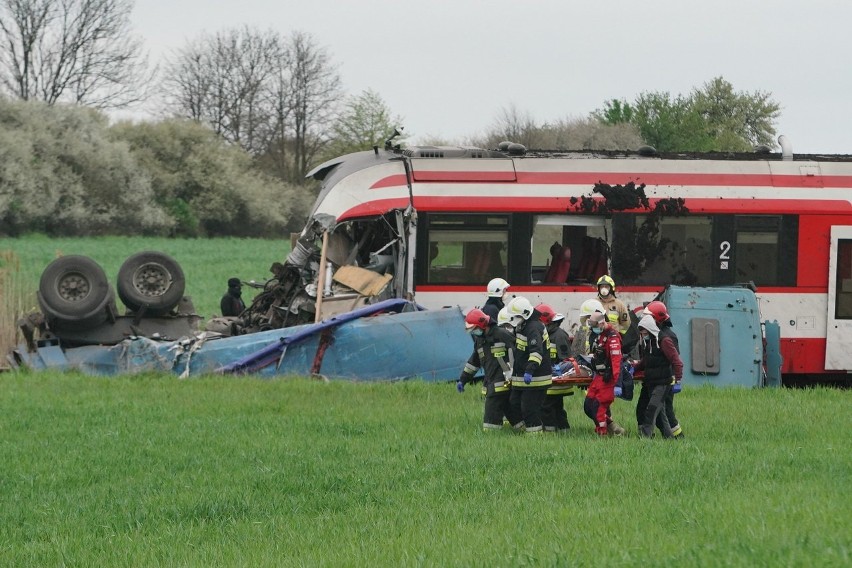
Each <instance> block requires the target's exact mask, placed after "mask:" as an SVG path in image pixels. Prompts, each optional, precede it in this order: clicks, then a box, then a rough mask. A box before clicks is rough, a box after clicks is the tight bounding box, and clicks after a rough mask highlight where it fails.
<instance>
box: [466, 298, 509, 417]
mask: <svg viewBox="0 0 852 568" xmlns="http://www.w3.org/2000/svg"><path fill="white" fill-rule="evenodd" d="M464 322H465V323H464V326H465V329H467V332H468V333H470V334H471V336H473V354H472V355H471V356H470V358H469V359H468V360H467V363H466V364H465V366H464V369H462V372H461V376H460V377H459V380H458V383H456V388H457V389H458V391H459V392H460V393H461V392H464V386H465V385H466V384H468V383H472V382H473V381H474V376H475V375H476V372H477V371H478V370H479V368H480V367H481V368H482V371H483V373H484V376H483V390H484V391H485V415H484V417H483V419H482V429H483V430H484V431H485V432H489V431H492V430H500V429H501V428H502V427H503V417H504V416H507V417H511V411H510V409H509V380H508V378H510V377H511V376H512V369H511V367H510V366H509V365H510V358H509V350H510V349H511V348H512V344H513V342H514V337H513V336H512V334H511V333H509V332H508V331H506V330H505V329H503V328H502V327H500V326H499V325H497V322H496V321H495V320H492V319H491V318H489V317H488V316H487V315H486V314H485V312H483V311H482V310H479V309H472V310H470V311H469V312H468V313H467V315H466V316H465V318H464ZM519 420H520V418H517V419H514V422H518V421H519ZM509 421H510V422H512V421H513V420H512V419H511V418H510V420H509Z"/></svg>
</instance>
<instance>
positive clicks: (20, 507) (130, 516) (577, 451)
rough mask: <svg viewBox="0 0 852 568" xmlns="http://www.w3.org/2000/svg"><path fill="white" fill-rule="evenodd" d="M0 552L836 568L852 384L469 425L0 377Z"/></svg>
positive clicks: (385, 398)
mask: <svg viewBox="0 0 852 568" xmlns="http://www.w3.org/2000/svg"><path fill="white" fill-rule="evenodd" d="M0 389H2V390H1V391H0V447H2V456H3V459H2V461H0V498H1V499H2V503H3V506H2V508H0V564H2V565H4V566H53V565H79V566H152V565H164V566H488V567H493V566H588V565H617V566H662V565H677V566H722V565H726V566H752V565H756V566H779V565H780V566H841V565H849V563H850V562H852V533H850V527H852V507H850V506H849V503H850V502H852V484H850V480H852V452H850V451H849V442H850V437H849V432H852V413H850V412H849V408H850V403H851V402H852V391H848V390H847V391H843V390H825V389H810V390H780V389H779V390H745V389H726V390H715V389H712V388H701V389H687V390H686V391H685V392H684V393H683V394H680V395H678V398H677V400H676V402H677V405H678V410H679V415H680V416H681V421H682V423H683V425H684V428H685V433H686V436H687V438H686V439H685V440H682V441H675V442H672V441H664V440H651V441H647V440H640V439H637V438H636V437H635V432H636V426H635V424H634V421H633V420H632V419H631V416H632V412H633V406H634V405H633V403H626V402H623V401H618V402H617V403H616V405H615V408H614V412H615V417H616V419H618V420H620V421H621V422H623V423H624V425H625V426H627V427H628V430H629V431H630V434H631V436H630V437H629V438H622V439H604V440H599V439H596V438H595V437H594V436H593V435H592V432H591V422H590V421H589V420H588V419H586V418H585V416H583V415H582V412H581V410H580V406H581V402H582V401H581V400H579V397H573V398H569V399H567V400H566V403H567V404H566V406H567V407H568V409H569V419H570V420H571V424H572V430H571V432H570V433H569V434H568V435H566V436H555V435H547V436H538V437H531V436H526V437H525V436H515V435H512V434H509V433H508V432H498V433H494V434H485V433H483V432H481V430H480V424H481V410H482V405H481V401H480V399H479V395H478V393H476V392H474V391H475V389H468V392H466V393H464V394H463V395H459V394H457V393H456V392H455V387H454V385H452V384H428V383H421V382H406V383H395V384H390V383H383V384H354V383H346V382H333V383H327V384H325V383H320V382H315V381H310V380H307V379H289V380H288V379H280V380H272V381H263V380H258V379H251V378H245V379H234V378H212V377H208V378H197V379H190V380H186V381H181V380H179V379H176V378H174V377H173V376H144V377H134V378H128V377H122V378H111V379H107V378H91V377H85V376H81V375H77V374H60V373H42V374H29V373H7V374H3V375H0Z"/></svg>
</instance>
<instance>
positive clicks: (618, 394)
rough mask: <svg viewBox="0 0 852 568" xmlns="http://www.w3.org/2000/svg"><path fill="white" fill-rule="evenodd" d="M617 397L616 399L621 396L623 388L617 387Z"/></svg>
mask: <svg viewBox="0 0 852 568" xmlns="http://www.w3.org/2000/svg"><path fill="white" fill-rule="evenodd" d="M615 396H616V397H619V396H621V387H615Z"/></svg>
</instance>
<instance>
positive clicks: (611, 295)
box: [598, 274, 630, 335]
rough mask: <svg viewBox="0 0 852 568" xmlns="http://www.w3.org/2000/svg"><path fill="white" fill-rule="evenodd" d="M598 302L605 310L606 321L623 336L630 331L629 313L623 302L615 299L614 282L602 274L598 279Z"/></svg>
mask: <svg viewBox="0 0 852 568" xmlns="http://www.w3.org/2000/svg"><path fill="white" fill-rule="evenodd" d="M598 301H599V302H600V303H601V304H602V305H603V307H604V309H606V319H607V321H608V322H609V323H611V324H612V325H614V326H615V327H616V328H618V331H619V333H621V334H622V335H624V334H625V333H627V331H628V330H629V329H630V313H629V312H628V311H627V306H625V305H624V302H622V301H621V300H619V299H618V298H616V297H615V280H613V279H612V278H610V277H609V275H607V274H604V275H603V276H601V277H600V278H598Z"/></svg>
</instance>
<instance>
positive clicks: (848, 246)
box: [834, 239, 852, 319]
mask: <svg viewBox="0 0 852 568" xmlns="http://www.w3.org/2000/svg"><path fill="white" fill-rule="evenodd" d="M834 289H835V295H836V297H837V300H836V303H835V306H836V308H835V312H834V317H835V319H852V240H849V239H840V240H839V241H838V243H837V280H836V285H835V288H834Z"/></svg>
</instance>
